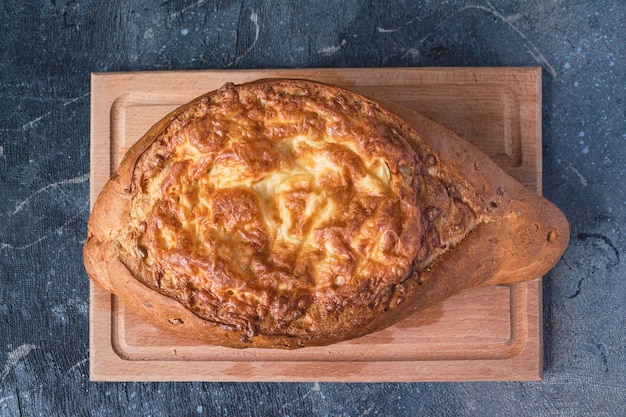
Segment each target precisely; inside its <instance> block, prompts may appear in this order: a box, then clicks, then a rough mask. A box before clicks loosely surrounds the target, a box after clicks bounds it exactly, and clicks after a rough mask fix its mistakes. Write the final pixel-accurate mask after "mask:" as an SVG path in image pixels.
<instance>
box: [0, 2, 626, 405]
mask: <svg viewBox="0 0 626 417" xmlns="http://www.w3.org/2000/svg"><path fill="white" fill-rule="evenodd" d="M625 21H626V5H625V3H624V1H623V0H615V1H593V2H592V1H584V0H571V1H566V0H549V1H548V0H546V1H521V0H518V1H496V0H493V1H486V0H468V1H425V2H412V1H396V2H384V1H362V2H357V1H331V0H318V1H307V2H296V1H293V2H288V1H274V2H269V1H241V0H238V1H220V2H213V1H208V0H199V1H198V0H193V1H181V0H168V1H163V0H162V1H140V0H131V1H120V0H110V1H95V0H94V1H89V0H76V1H66V0H56V1H55V0H46V1H44V0H39V1H37V0H33V1H25V2H23V1H18V0H8V1H7V0H4V1H2V2H1V3H0V22H1V23H0V280H1V287H0V415H2V416H18V415H26V416H34V415H45V416H71V415H94V416H118V415H145V416H147V415H151V416H165V415H184V416H192V415H201V414H205V415H219V416H221V415H223V416H226V415H228V416H234V415H259V416H269V415H280V416H288V415H289V416H301V415H312V416H387V415H436V416H445V415H448V416H464V415H476V416H496V415H501V416H508V415H525V416H570V415H577V416H583V415H590V416H591V415H594V416H595V415H599V416H605V415H613V416H623V415H626V303H625V301H624V300H625V299H626V273H625V272H624V260H623V256H624V254H623V251H624V247H625V246H626V240H625V236H624V232H623V231H622V229H623V227H624V225H625V224H626V194H625V189H626V186H625V185H624V175H625V172H626V167H625V156H626V121H625V120H626V111H625V109H626V105H625V103H624V100H625V98H626V97H625V96H626V87H625V86H626V71H625V65H626V62H625V59H624V56H625V55H626V50H625V45H626V29H625V28H624V22H625ZM512 65H524V66H541V67H543V103H544V104H543V141H544V142H543V143H544V146H543V152H544V154H543V155H544V193H545V195H546V196H547V197H548V198H549V199H551V200H552V201H554V202H555V203H556V204H557V205H558V206H560V207H561V208H562V209H563V211H564V212H565V213H566V214H567V216H568V217H569V219H570V221H571V225H572V235H571V237H572V238H571V245H570V247H569V249H568V250H567V252H566V253H565V256H564V257H563V259H562V261H561V262H560V263H559V264H558V265H557V267H556V268H555V269H554V270H553V271H552V272H550V273H549V275H548V276H547V277H546V279H545V284H544V315H545V328H544V331H545V333H544V335H545V380H544V381H543V382H533V383H514V382H511V383H413V384H317V383H310V384H304V383H303V384H271V383H259V384H257V383H246V384H233V383H228V384H222V383H90V382H89V380H88V292H89V291H88V279H87V276H86V274H85V272H84V269H83V266H82V260H81V247H82V244H83V243H84V239H85V233H86V223H87V218H88V214H89V208H88V207H89V205H88V204H89V202H88V189H89V119H90V115H89V101H90V91H89V89H90V87H89V77H90V72H96V71H135V70H172V69H212V68H237V69H239V68H281V67H289V68H292V67H383V66H389V67H395V66H411V67H413V66H414V67H422V66H512Z"/></svg>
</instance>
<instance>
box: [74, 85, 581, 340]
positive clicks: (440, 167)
mask: <svg viewBox="0 0 626 417" xmlns="http://www.w3.org/2000/svg"><path fill="white" fill-rule="evenodd" d="M568 240H569V226H568V223H567V220H566V219H565V217H564V216H563V214H562V213H561V212H560V211H559V210H558V209H557V208H556V207H555V206H554V205H552V204H551V203H549V202H548V201H547V200H545V199H543V198H542V197H540V196H539V195H537V194H535V193H533V192H531V191H529V190H527V189H526V188H524V187H523V186H522V185H520V184H519V183H517V182H516V181H515V180H513V179H512V178H511V177H509V176H508V175H506V174H505V173H504V172H503V171H502V170H501V169H500V168H499V167H498V166H497V165H495V164H494V163H493V162H492V161H491V160H490V159H489V158H488V157H487V156H485V155H484V154H483V153H481V152H480V151H479V150H477V149H476V148H474V147H473V146H471V145H470V144H468V143H467V142H465V141H463V140H462V139H460V138H459V137H457V136H456V135H454V134H453V133H452V132H450V131H448V130H446V129H444V128H443V127H441V126H439V125H437V124H435V123H433V122H431V121H429V120H427V119H425V118H423V117H422V116H420V115H419V114H416V113H414V112H412V111H410V110H408V109H405V108H402V107H399V106H396V105H393V104H391V103H386V104H380V103H377V102H375V101H373V100H371V99H368V98H365V97H363V96H361V95H359V94H356V93H354V92H351V91H348V90H345V89H343V88H339V87H335V86H329V85H326V84H320V83H316V82H312V81H305V80H260V81H257V82H252V83H247V84H242V85H234V84H226V85H225V86H224V87H222V88H221V89H219V90H217V91H213V92H210V93H208V94H205V95H203V96H201V97H199V98H197V99H196V100H194V101H192V102H190V103H188V104H186V105H184V106H182V107H180V108H178V109H177V110H175V111H173V112H172V113H170V114H169V115H167V116H166V117H165V118H163V119H162V120H161V121H160V122H158V123H157V124H156V125H155V126H153V127H152V128H151V129H150V130H149V131H148V132H147V133H146V134H145V135H144V136H143V137H142V138H141V139H140V140H139V141H138V142H137V143H136V144H135V145H134V146H133V147H132V148H131V149H130V150H129V152H128V153H127V155H126V156H125V158H124V159H123V161H122V163H121V165H120V167H119V169H118V171H117V173H116V174H115V175H113V176H112V178H111V179H110V180H109V182H108V183H107V185H106V186H105V188H104V189H103V191H102V193H101V194H100V197H99V198H98V200H97V201H96V203H95V205H94V207H93V211H92V214H91V217H90V220H89V231H88V238H87V242H86V244H85V248H84V259H85V266H86V269H87V272H88V274H89V276H90V277H91V278H92V279H93V280H95V281H96V282H97V283H98V284H100V285H101V286H102V287H103V288H105V289H106V290H108V291H110V292H112V293H113V294H115V295H117V296H118V297H119V298H120V299H121V301H122V302H123V303H124V304H125V305H126V306H127V307H128V308H129V309H131V310H133V311H135V312H136V313H138V314H139V315H141V316H142V317H144V318H145V319H146V320H148V321H149V322H151V323H153V324H155V325H157V326H159V327H162V328H166V329H168V330H170V331H172V332H175V333H176V334H178V335H181V336H184V337H188V338H193V339H199V340H203V341H206V342H208V343H212V344H219V345H223V346H229V347H275V348H297V347H302V346H310V345H323V344H330V343H335V342H339V341H342V340H346V339H350V338H354V337H359V336H362V335H365V334H367V333H370V332H373V331H376V330H379V329H382V328H385V327H387V326H389V325H391V324H393V323H395V322H397V321H398V320H400V319H402V318H403V317H405V316H407V315H409V314H411V313H413V312H415V311H417V310H419V309H422V308H425V307H427V306H429V305H432V304H433V303H436V302H439V301H441V300H443V299H445V298H447V297H449V296H451V295H453V294H455V293H457V292H459V291H462V290H464V289H468V288H473V287H476V286H480V285H490V284H499V283H512V282H517V281H522V280H532V279H535V278H538V277H541V276H542V275H543V274H545V273H546V272H547V271H548V270H549V269H550V268H552V266H554V264H555V263H556V262H557V261H558V259H559V258H560V256H561V255H562V253H563V251H564V250H565V247H566V246H567V243H568Z"/></svg>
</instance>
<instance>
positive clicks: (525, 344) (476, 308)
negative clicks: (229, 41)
mask: <svg viewBox="0 0 626 417" xmlns="http://www.w3.org/2000/svg"><path fill="white" fill-rule="evenodd" d="M268 77H289V78H308V79H313V80H319V81H322V82H328V83H334V84H338V85H341V86H345V87H348V88H351V89H353V90H356V91H358V92H361V93H364V94H366V95H369V96H372V97H374V98H378V99H385V100H392V101H396V102H398V103H400V104H403V105H405V106H408V107H411V108H413V109H415V110H417V111H419V112H421V113H423V114H424V115H426V116H427V117H429V118H431V119H433V120H435V121H437V122H439V123H441V124H443V125H445V126H447V127H449V128H450V129H452V130H454V131H456V132H457V133H458V134H459V135H460V136H462V137H463V138H465V139H466V140H468V141H470V142H472V143H473V144H475V145H477V146H478V147H479V148H481V149H482V150H483V151H484V152H485V153H487V154H488V155H489V156H490V157H491V158H492V159H493V160H494V161H496V162H497V163H498V164H499V165H500V166H502V167H503V168H504V169H505V170H506V171H507V172H508V173H509V174H511V175H512V176H514V177H516V178H517V179H518V180H519V181H521V182H522V183H523V184H524V185H526V186H527V187H529V188H531V189H533V190H536V191H537V192H541V70H540V68H371V69H301V70H297V69H295V70H218V71H176V72H142V73H112V74H110V73H109V74H93V75H92V79H91V188H90V198H91V202H92V204H93V202H94V201H95V199H96V198H97V196H98V194H99V192H100V190H101V189H102V188H103V186H104V184H105V183H106V181H107V179H108V178H109V175H110V174H111V173H112V172H114V171H115V169H116V167H117V165H118V164H119V162H120V160H121V158H122V156H123V155H124V153H125V151H126V150H127V149H128V148H129V147H130V146H131V145H132V144H133V143H134V141H136V140H137V139H139V138H140V137H141V136H142V134H143V133H144V132H145V131H146V130H147V129H148V128H149V127H150V126H151V125H152V124H153V123H155V122H156V121H158V120H159V119H160V118H162V117H163V116H164V115H166V114H167V113H168V112H169V111H170V110H172V109H174V108H175V107H177V106H179V105H181V104H184V103H186V102H187V101H190V100H191V99H193V98H194V97H196V96H198V95H200V94H202V93H205V92H207V91H210V90H213V89H216V88H219V87H220V86H222V85H223V84H224V83H226V82H234V83H241V82H245V81H251V80H255V79H259V78H268ZM90 301H91V305H90V334H89V336H90V377H91V379H92V380H97V381H334V382H347V381H356V382H365V381H488V380H539V379H541V377H542V365H543V361H542V360H543V352H542V317H541V282H540V280H535V281H531V282H527V283H522V284H515V285H511V286H494V287H488V288H480V289H476V290H471V291H467V292H465V293H462V294H459V295H457V296H455V297H453V298H450V299H448V300H447V301H445V302H444V303H442V304H441V305H438V306H435V307H433V308H431V309H429V310H427V311H423V312H420V313H416V314H415V315H413V316H411V317H409V318H408V319H406V320H404V321H402V322H400V323H398V324H396V325H395V326H393V327H391V328H388V329H386V330H383V331H381V332H378V333H374V334H371V335H368V336H365V337H362V338H360V339H356V340H351V341H347V342H342V343H338V344H335V345H332V346H326V347H310V348H304V349H300V350H295V351H284V350H272V349H244V350H238V349H229V348H222V347H215V346H206V345H202V344H200V343H197V342H193V341H188V340H183V339H178V338H176V337H173V336H170V335H168V334H165V333H163V332H162V331H160V330H158V329H156V328H154V327H152V326H151V325H148V324H146V323H145V322H143V321H142V320H141V319H139V318H138V317H137V316H135V315H134V314H133V313H131V312H130V311H128V310H126V309H125V308H124V305H122V304H121V303H120V302H119V301H118V300H117V298H116V297H114V296H111V295H110V294H108V293H106V292H104V291H103V290H101V289H100V288H98V287H97V286H95V285H94V284H93V283H92V284H91V296H90Z"/></svg>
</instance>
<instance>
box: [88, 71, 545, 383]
mask: <svg viewBox="0 0 626 417" xmlns="http://www.w3.org/2000/svg"><path fill="white" fill-rule="evenodd" d="M472 69H473V68H419V70H420V71H437V72H439V71H450V72H457V73H459V74H462V73H464V72H467V71H468V70H469V71H471V70H472ZM476 69H477V70H480V71H485V69H486V68H480V67H478V68H476ZM368 70H371V69H370V68H358V69H350V68H342V69H305V70H289V69H286V70H243V71H246V72H248V73H249V74H254V73H259V72H264V71H269V72H276V73H281V74H279V75H280V76H283V75H287V74H289V73H292V72H294V71H295V72H298V71H305V72H310V73H316V72H320V73H321V72H324V71H340V72H341V71H358V72H362V71H368ZM390 70H394V71H395V70H401V71H403V70H409V71H414V70H416V68H390ZM487 70H489V71H497V72H500V71H504V72H515V73H519V74H528V73H530V74H534V77H538V80H539V81H538V83H537V89H538V97H541V68H539V67H494V68H487ZM206 71H212V72H223V73H228V72H232V70H201V71H197V72H202V73H204V72H206ZM238 71H239V70H238ZM192 72H196V71H192ZM167 73H169V72H159V71H154V72H150V73H149V74H150V75H151V76H160V75H162V74H167ZM140 74H143V75H146V74H145V73H140ZM137 75H138V73H128V72H127V73H93V74H92V78H91V85H92V97H91V99H92V102H91V109H92V115H93V114H102V113H99V110H100V108H99V107H94V102H95V100H94V96H97V95H98V94H95V95H94V92H96V93H97V91H98V84H99V80H100V79H104V78H110V77H116V78H117V77H122V78H123V77H128V76H131V77H134V76H137ZM102 94H106V95H107V96H114V95H115V91H107V92H106V93H104V92H103V93H102ZM110 102H111V101H109V103H110ZM538 112H539V116H538V119H537V120H538V128H537V131H536V134H538V139H539V142H538V147H539V153H538V155H539V156H540V155H541V104H540V105H539V106H538ZM105 114H108V113H105ZM95 125H96V122H95V121H94V118H93V116H92V120H91V127H92V137H93V135H94V132H95V134H96V135H98V134H102V133H104V132H100V133H98V132H97V129H96V128H95ZM109 135H110V132H109ZM92 142H93V141H92ZM90 146H91V152H92V153H91V156H90V161H91V163H92V165H91V166H92V167H93V166H96V165H98V164H95V163H94V162H95V161H96V160H97V158H99V157H102V150H103V149H102V148H99V147H97V146H95V145H94V144H93V143H92V144H91V145H90ZM107 151H109V149H107ZM538 164H539V170H538V171H539V172H540V173H541V160H540V159H539V161H538ZM105 166H109V164H106V165H105ZM540 176H541V175H540ZM92 178H93V176H92ZM105 182H106V181H105ZM100 188H101V187H100ZM90 191H91V192H90V197H91V200H92V201H93V199H95V197H96V196H97V193H98V192H99V190H98V188H97V186H94V187H93V190H92V189H91V187H90ZM90 285H91V286H90V300H91V294H92V293H93V292H97V291H102V290H99V289H98V288H94V284H93V283H91V284H90ZM92 290H93V291H92ZM540 290H541V287H540V284H539V291H538V296H539V299H540V300H541V291H540ZM109 301H110V299H109ZM538 310H539V313H541V311H542V309H541V303H539V309H538ZM90 314H91V308H90ZM541 322H542V320H541V317H540V316H539V326H538V328H539V335H540V339H541V343H540V351H541V352H539V355H538V356H539V358H538V360H537V362H538V368H537V369H528V368H523V369H517V370H516V372H518V373H517V374H515V378H514V379H510V373H509V372H510V370H513V369H516V363H515V362H516V360H519V359H520V358H525V357H527V356H529V355H530V356H531V357H530V359H532V360H535V359H534V357H535V356H536V355H537V352H532V350H533V349H527V347H525V348H524V349H523V351H522V352H521V353H520V355H518V356H516V357H514V358H511V359H506V360H504V361H506V362H507V363H508V364H509V365H511V366H512V367H511V368H510V370H509V371H507V372H506V373H504V374H500V373H498V372H495V371H493V369H492V366H493V362H494V360H486V361H487V363H484V362H485V360H480V361H463V362H464V363H465V364H468V365H469V366H473V367H476V368H480V367H484V369H486V370H489V371H488V372H486V373H484V374H483V375H479V376H476V377H471V378H468V379H467V380H468V381H469V380H472V381H508V380H516V381H518V380H520V381H521V380H528V381H536V380H540V379H541V378H542V371H543V366H542V365H543V343H542V339H543V337H542V336H543V334H542V332H541ZM109 327H110V316H109ZM92 331H93V330H92V329H91V328H90V359H91V360H90V378H92V380H94V381H126V380H129V381H130V380H132V381H137V380H141V379H138V378H136V375H133V378H130V379H127V375H123V374H121V372H128V370H129V369H132V368H134V366H130V363H129V362H130V361H126V360H123V359H122V358H121V357H120V356H119V355H117V354H116V353H115V351H114V349H113V348H112V346H111V345H110V344H109V345H110V346H109V347H110V350H109V349H106V351H103V350H102V347H101V346H94V343H95V335H93V336H94V337H92ZM109 342H110V339H109ZM105 356H106V357H105ZM100 359H103V360H105V361H106V362H102V363H100V362H99V361H100ZM526 359H529V358H526ZM499 361H502V360H499ZM138 363H139V364H141V369H143V372H141V373H144V372H145V369H152V370H153V371H152V372H151V374H150V375H144V376H145V377H146V379H145V380H146V381H165V380H172V381H183V380H184V381H224V382H228V381H239V382H240V381H242V379H241V377H238V376H234V377H228V376H225V375H223V374H219V373H218V375H212V376H211V377H208V375H207V373H206V369H203V367H200V368H201V370H202V371H201V372H200V373H199V374H198V375H196V374H193V373H192V374H188V375H186V376H184V377H181V379H171V374H169V373H168V370H170V371H171V370H172V369H175V368H176V367H178V366H180V365H181V364H188V363H187V362H181V363H177V361H170V362H168V363H165V364H164V363H163V362H156V361H138ZM348 363H352V362H348ZM260 364H263V363H260ZM355 364H357V362H355ZM367 364H368V365H369V366H368V367H371V363H367ZM394 364H395V365H397V366H398V369H397V370H398V377H397V378H389V375H386V376H385V377H383V378H382V379H377V378H375V377H374V378H371V379H366V378H363V376H362V375H360V376H359V377H358V378H357V379H354V380H351V379H350V378H349V377H348V378H345V377H339V379H335V378H332V377H331V378H327V379H323V378H315V379H306V378H305V379H302V380H301V381H302V382H306V381H320V382H322V381H328V382H394V381H397V382H400V381H403V382H410V381H429V380H432V381H450V380H455V381H456V380H458V379H451V378H450V376H451V375H450V374H447V375H440V374H436V373H435V374H433V375H434V376H433V377H432V379H429V378H417V379H416V378H415V377H416V374H410V375H408V376H407V375H405V373H403V372H401V371H402V370H403V369H404V370H406V369H407V363H405V362H395V363H394ZM408 364H414V362H408ZM526 364H527V363H526ZM230 365H231V366H236V365H237V364H236V363H230ZM300 365H302V364H300ZM314 365H315V366H316V367H319V365H320V363H319V362H314ZM387 365H388V363H387ZM329 366H330V368H329V369H328V371H329V372H332V373H336V371H337V369H336V368H337V363H336V362H330V363H329ZM507 366H508V365H507ZM210 369H211V370H212V373H213V374H215V372H214V371H215V370H216V369H215V366H214V364H211V366H210ZM165 375H169V376H165ZM371 376H372V375H370V377H371ZM283 378H286V379H283ZM299 378H302V375H301V374H300V375H291V376H290V375H282V376H278V375H276V376H275V377H274V378H272V379H271V380H272V381H274V382H278V381H282V382H287V381H294V382H295V381H300V379H299ZM244 380H246V381H265V380H266V379H264V377H261V376H249V378H247V379H244Z"/></svg>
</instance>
